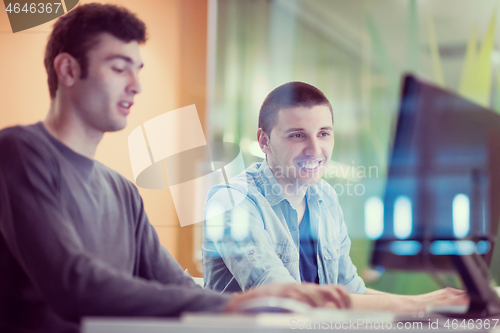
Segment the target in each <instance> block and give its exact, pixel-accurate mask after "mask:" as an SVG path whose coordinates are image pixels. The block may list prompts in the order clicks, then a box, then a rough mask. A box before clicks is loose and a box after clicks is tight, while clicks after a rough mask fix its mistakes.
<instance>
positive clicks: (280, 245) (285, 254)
mask: <svg viewBox="0 0 500 333" xmlns="http://www.w3.org/2000/svg"><path fill="white" fill-rule="evenodd" d="M274 251H275V252H276V255H277V256H278V258H280V260H281V261H282V262H283V264H287V263H290V262H294V261H297V262H298V261H299V251H297V249H296V248H295V246H294V245H292V244H290V243H288V242H276V246H275V250H274Z"/></svg>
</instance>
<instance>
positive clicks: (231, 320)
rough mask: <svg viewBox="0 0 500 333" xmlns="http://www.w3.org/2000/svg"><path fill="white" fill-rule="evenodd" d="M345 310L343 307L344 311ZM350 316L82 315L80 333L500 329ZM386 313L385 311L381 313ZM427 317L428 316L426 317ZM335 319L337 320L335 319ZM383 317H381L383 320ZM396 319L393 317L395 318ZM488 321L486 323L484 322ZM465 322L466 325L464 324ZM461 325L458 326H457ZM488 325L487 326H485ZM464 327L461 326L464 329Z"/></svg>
mask: <svg viewBox="0 0 500 333" xmlns="http://www.w3.org/2000/svg"><path fill="white" fill-rule="evenodd" d="M344 312H347V311H344ZM351 314H352V316H350V318H346V317H344V320H338V319H339V317H338V316H337V317H335V315H336V314H334V312H331V315H332V317H331V319H328V314H327V313H323V314H322V315H321V316H316V318H313V317H311V316H310V315H307V316H306V315H299V314H260V315H257V316H255V315H254V316H244V315H221V314H192V315H187V316H185V317H184V318H182V319H180V320H174V319H136V318H131V319H124V318H86V319H84V320H83V322H82V330H81V332H82V333H138V332H140V333H170V332H176V333H177V332H179V333H200V332H203V333H216V332H217V333H218V332H228V333H229V332H231V333H232V332H237V333H253V332H264V333H271V332H272V333H281V332H290V331H296V330H307V331H312V332H319V331H325V330H330V331H334V330H335V331H348V330H349V331H350V330H354V331H358V332H374V331H377V332H394V331H399V332H402V331H411V332H421V333H430V332H434V333H435V332H436V331H438V332H445V331H446V332H454V333H455V332H460V331H462V332H468V333H469V332H490V333H491V332H494V333H500V320H498V319H490V320H489V321H486V319H482V320H480V321H473V322H469V321H468V320H465V322H462V321H463V319H456V321H455V322H453V319H448V318H443V317H438V316H435V317H425V319H422V321H420V322H418V321H414V322H393V321H392V320H387V319H389V318H388V317H387V316H386V317H384V313H379V314H380V315H381V317H379V319H378V320H377V319H374V317H373V316H371V317H370V316H366V315H365V314H363V313H361V315H360V316H358V317H359V318H357V319H356V318H355V317H356V314H359V312H358V313H356V312H351ZM385 314H388V313H385ZM427 318H429V319H427ZM336 319H337V320H336ZM384 319H385V320H384ZM396 319H397V318H396ZM487 323H488V325H486V324H487ZM462 325H463V326H462ZM467 325H470V326H469V327H470V328H468V327H467ZM461 326H462V327H461ZM486 326H488V327H489V328H487V327H486ZM464 327H465V329H464Z"/></svg>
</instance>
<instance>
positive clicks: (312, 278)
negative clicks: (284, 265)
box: [299, 204, 319, 283]
mask: <svg viewBox="0 0 500 333" xmlns="http://www.w3.org/2000/svg"><path fill="white" fill-rule="evenodd" d="M299 237H300V249H299V252H300V257H299V268H300V279H301V281H305V282H313V283H319V277H318V259H317V256H316V245H317V241H316V239H314V237H313V236H312V233H311V223H310V218H309V206H308V205H307V204H306V211H305V212H304V217H303V218H302V222H301V223H300V226H299Z"/></svg>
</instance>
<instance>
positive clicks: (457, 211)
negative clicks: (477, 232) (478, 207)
mask: <svg viewBox="0 0 500 333" xmlns="http://www.w3.org/2000/svg"><path fill="white" fill-rule="evenodd" d="M469 230H470V201H469V197H468V196H467V195H465V194H457V195H456V196H455V198H453V235H454V236H455V237H456V238H464V237H465V236H467V235H468V234H469Z"/></svg>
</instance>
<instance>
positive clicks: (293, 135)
mask: <svg viewBox="0 0 500 333" xmlns="http://www.w3.org/2000/svg"><path fill="white" fill-rule="evenodd" d="M290 137H291V138H300V137H302V134H300V133H295V134H292V135H290Z"/></svg>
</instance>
